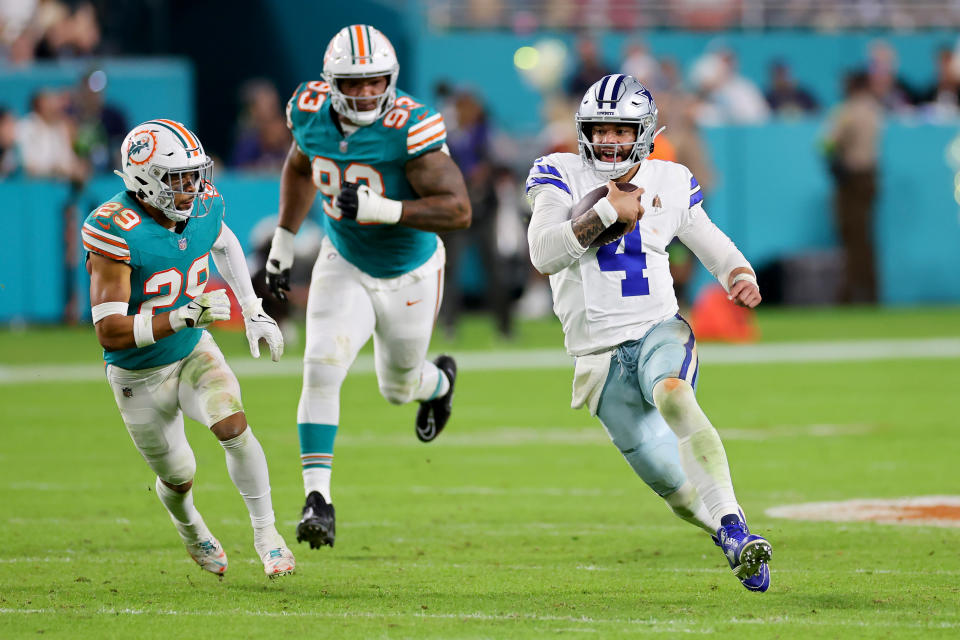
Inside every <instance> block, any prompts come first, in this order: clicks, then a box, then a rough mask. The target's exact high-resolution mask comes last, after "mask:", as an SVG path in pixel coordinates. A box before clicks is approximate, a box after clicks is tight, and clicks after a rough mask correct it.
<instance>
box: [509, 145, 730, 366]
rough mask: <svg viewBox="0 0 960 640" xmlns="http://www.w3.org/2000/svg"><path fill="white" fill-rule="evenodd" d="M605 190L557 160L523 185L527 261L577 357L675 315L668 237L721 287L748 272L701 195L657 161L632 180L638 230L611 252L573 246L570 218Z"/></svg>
mask: <svg viewBox="0 0 960 640" xmlns="http://www.w3.org/2000/svg"><path fill="white" fill-rule="evenodd" d="M606 182H607V181H606V180H604V179H603V178H600V177H599V176H597V175H596V174H595V173H594V172H593V170H592V169H590V168H588V167H586V166H585V165H584V164H583V162H582V161H581V160H580V157H579V156H578V155H574V154H571V153H554V154H551V155H548V156H544V157H542V158H538V159H537V160H536V161H535V162H534V165H533V168H532V169H531V170H530V175H529V177H528V179H527V184H526V189H527V198H528V200H529V201H530V205H531V207H532V208H533V217H532V218H531V220H530V228H529V234H528V235H529V237H528V240H529V243H530V255H531V259H532V260H533V263H534V265H535V266H536V267H537V268H538V269H540V270H541V271H543V272H545V273H548V274H549V275H550V288H551V289H552V291H553V309H554V311H555V312H556V314H557V316H558V317H559V318H560V321H561V323H562V324H563V331H564V334H565V335H566V348H567V351H568V352H569V353H570V354H571V355H574V356H579V355H585V354H588V353H596V352H599V351H603V350H605V349H609V348H611V347H614V346H616V345H619V344H621V343H623V342H627V341H629V340H635V339H638V338H641V337H643V335H644V334H646V333H647V331H649V330H650V328H651V327H653V326H654V325H655V324H657V323H658V322H660V321H662V320H664V319H666V318H669V317H671V316H673V315H674V314H676V313H677V311H678V306H677V298H676V295H675V294H674V291H673V279H672V278H671V276H670V263H669V258H668V256H667V251H666V247H667V245H668V244H670V242H671V241H672V240H673V238H674V237H678V238H679V239H680V240H681V241H682V242H683V243H684V244H685V245H687V246H688V247H689V248H690V249H691V250H692V251H693V252H694V253H695V254H696V255H697V257H698V258H699V259H700V261H701V262H703V264H704V266H706V267H707V268H708V269H709V270H710V271H711V272H712V273H713V274H714V275H715V276H716V277H717V278H718V279H719V280H720V282H721V283H722V284H725V283H726V280H727V278H728V276H729V274H730V272H731V271H732V270H733V269H735V268H737V267H741V266H743V267H749V263H748V262H747V260H746V259H745V258H744V257H743V254H741V253H740V251H739V250H737V248H736V246H734V244H733V242H732V241H731V240H730V239H729V238H728V237H727V236H726V235H725V234H724V233H723V232H722V231H720V229H718V228H717V227H716V225H714V224H713V222H711V221H710V219H709V218H708V217H707V214H706V212H705V211H704V210H703V206H702V200H703V192H702V191H701V190H700V185H699V184H698V183H697V180H696V178H694V177H693V174H692V173H691V172H690V170H689V169H687V168H686V167H685V166H683V165H681V164H677V163H675V162H666V161H663V160H644V161H643V162H642V163H641V165H640V168H639V170H638V171H637V173H636V175H635V176H633V178H632V179H631V180H630V182H632V183H633V184H635V185H637V186H638V187H641V188H642V189H643V190H644V191H643V194H642V196H641V199H640V203H641V205H642V206H643V210H644V213H643V217H642V218H641V219H640V222H639V223H638V224H637V227H636V229H635V230H634V231H633V232H632V233H630V234H628V235H626V236H624V237H623V238H621V239H620V240H619V241H617V242H612V243H610V244H608V245H605V246H602V247H600V248H597V249H587V250H585V251H584V250H583V248H582V247H580V245H579V243H577V241H576V239H575V236H573V231H572V227H571V223H570V222H569V218H570V209H571V207H573V205H574V204H575V203H577V202H579V201H580V200H581V199H582V198H583V197H584V196H585V195H587V194H588V193H589V192H590V191H592V190H593V189H596V188H597V187H599V186H601V185H604V184H606ZM571 238H572V239H573V240H572V242H571Z"/></svg>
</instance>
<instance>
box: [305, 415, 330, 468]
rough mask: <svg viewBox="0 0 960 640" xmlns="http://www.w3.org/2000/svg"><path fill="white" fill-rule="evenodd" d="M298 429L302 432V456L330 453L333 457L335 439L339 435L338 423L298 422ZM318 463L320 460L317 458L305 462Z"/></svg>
mask: <svg viewBox="0 0 960 640" xmlns="http://www.w3.org/2000/svg"><path fill="white" fill-rule="evenodd" d="M297 431H298V432H299V433H300V455H301V456H307V455H328V456H331V458H332V456H333V441H334V439H335V438H336V437H337V425H335V424H316V423H313V422H301V423H298V424H297ZM317 463H318V460H317V459H316V458H314V459H312V460H310V462H309V463H306V462H305V464H310V465H311V466H313V465H316V464H317ZM321 464H322V463H321ZM324 466H329V465H324Z"/></svg>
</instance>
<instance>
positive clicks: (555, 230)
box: [527, 188, 587, 275]
mask: <svg viewBox="0 0 960 640" xmlns="http://www.w3.org/2000/svg"><path fill="white" fill-rule="evenodd" d="M530 200H531V202H532V206H533V216H532V217H531V218H530V227H529V228H528V229H527V243H528V244H529V246H530V261H531V262H533V266H534V267H536V269H537V271H539V272H540V273H543V274H546V275H552V274H554V273H557V272H558V271H561V270H563V269H565V268H567V267H569V266H570V265H571V264H573V263H574V262H576V261H577V260H579V259H580V256H582V255H583V254H584V253H586V252H587V248H586V247H582V246H580V242H579V241H577V237H576V236H575V235H574V234H573V223H572V222H571V221H570V220H569V219H568V218H569V217H570V202H569V201H568V200H569V199H565V198H564V197H563V196H562V195H561V194H560V193H559V192H558V191H557V190H555V189H545V188H541V189H539V190H537V191H536V192H534V193H532V194H531V195H530Z"/></svg>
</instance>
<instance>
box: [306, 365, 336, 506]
mask: <svg viewBox="0 0 960 640" xmlns="http://www.w3.org/2000/svg"><path fill="white" fill-rule="evenodd" d="M346 377H347V370H346V369H345V368H343V367H338V366H336V365H332V364H326V363H322V362H313V361H310V360H304V364H303V388H302V390H301V392H300V404H299V405H298V406H297V431H298V432H299V433H300V463H301V470H302V473H303V492H304V495H305V496H308V495H310V493H311V492H313V491H317V492H319V493H320V495H322V496H323V499H324V500H326V501H327V503H328V504H329V503H331V500H332V499H331V496H330V476H331V475H332V474H333V442H334V440H335V439H336V437H337V424H338V423H339V422H340V387H341V386H343V381H344V379H345V378H346Z"/></svg>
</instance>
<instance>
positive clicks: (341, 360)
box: [267, 24, 470, 548]
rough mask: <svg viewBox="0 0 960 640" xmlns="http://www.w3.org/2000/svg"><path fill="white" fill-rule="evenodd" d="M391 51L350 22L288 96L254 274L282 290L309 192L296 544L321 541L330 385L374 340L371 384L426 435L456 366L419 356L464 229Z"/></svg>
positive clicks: (430, 128)
mask: <svg viewBox="0 0 960 640" xmlns="http://www.w3.org/2000/svg"><path fill="white" fill-rule="evenodd" d="M399 68H400V67H399V65H398V64H397V56H396V54H395V53H394V50H393V46H391V44H390V41H389V40H387V38H386V37H385V36H384V35H383V34H382V33H380V32H379V31H378V30H377V29H374V28H373V27H370V26H367V25H361V24H357V25H351V26H349V27H345V28H343V29H341V30H340V32H339V33H337V35H336V36H334V38H333V39H332V40H331V41H330V44H329V45H328V47H327V50H326V54H325V55H324V60H323V81H322V82H321V81H313V82H305V83H303V84H301V85H300V86H299V87H298V88H297V90H296V92H294V94H293V97H292V98H290V102H289V103H288V104H287V124H288V126H289V127H290V129H291V131H292V132H293V137H294V142H293V144H292V145H291V147H290V152H289V154H288V155H287V160H286V162H285V163H284V166H283V173H282V175H281V179H280V217H279V224H278V226H277V229H276V232H275V234H274V237H273V244H272V245H271V248H270V255H269V256H268V259H267V284H268V285H269V287H270V289H271V291H272V292H273V294H274V295H275V296H276V297H277V298H279V299H281V300H284V299H286V295H285V293H284V292H285V291H288V290H289V274H290V267H291V265H292V264H293V237H294V234H296V232H297V230H298V229H299V227H300V224H301V223H302V222H303V219H304V218H305V217H306V216H307V213H308V212H309V210H310V207H311V205H312V204H313V202H314V200H315V199H316V197H317V192H318V191H319V192H320V197H321V202H322V207H323V212H324V214H325V215H324V216H323V218H324V228H325V231H326V237H325V238H324V241H323V245H322V247H321V249H320V255H319V257H318V258H317V262H316V264H315V265H314V268H313V273H312V276H311V282H310V292H309V297H308V302H307V340H306V351H305V353H304V366H303V388H302V390H301V395H300V404H299V406H298V408H297V426H298V430H299V434H300V453H301V462H302V472H303V485H304V493H305V494H306V504H305V505H304V507H303V512H302V519H301V521H300V523H299V525H298V526H297V540H298V541H301V542H302V541H307V542H309V543H310V547H311V548H319V547H321V546H322V545H325V544H326V545H330V546H333V543H334V536H335V521H334V509H333V505H332V502H331V497H330V475H331V469H332V464H333V442H334V438H335V437H336V433H337V426H338V424H339V422H340V387H341V385H342V384H343V381H344V378H345V377H346V375H347V370H348V369H349V368H350V365H351V364H352V363H353V361H354V359H355V358H356V355H357V352H358V351H359V350H360V348H361V347H362V346H363V345H364V344H365V343H366V342H367V340H369V339H370V336H371V335H372V336H373V345H374V353H375V361H376V372H377V380H378V383H379V387H380V393H381V395H383V397H384V398H386V399H387V400H388V401H389V402H391V403H393V404H404V403H407V402H411V401H413V400H417V401H419V402H420V408H419V410H418V411H417V418H416V435H417V437H418V438H419V439H420V440H422V441H424V442H430V441H431V440H433V439H434V438H435V437H436V436H437V434H439V433H440V431H441V430H442V429H443V428H444V426H445V425H446V423H447V420H448V419H449V418H450V411H451V400H452V398H453V388H454V382H455V379H456V373H457V369H456V362H455V361H454V359H453V358H452V357H450V356H448V355H441V356H440V357H438V358H437V359H436V360H434V361H433V362H429V361H427V360H426V354H427V347H428V346H429V344H430V335H431V333H432V332H433V326H434V323H435V321H436V317H437V311H438V310H439V307H440V299H441V292H442V291H443V277H444V263H445V259H444V250H443V243H442V242H440V239H439V238H438V237H437V232H440V231H451V230H455V229H462V228H465V227H467V226H469V225H470V202H469V199H468V197H467V190H466V186H465V184H464V180H463V176H462V175H461V173H460V170H459V169H458V168H457V166H456V164H454V162H453V160H451V158H450V156H449V154H448V153H447V150H446V145H445V140H446V128H445V127H444V123H443V117H442V116H441V115H440V114H439V113H437V112H436V111H434V110H433V109H431V108H429V107H427V106H425V105H424V104H422V103H420V102H419V101H418V100H416V99H414V98H413V97H412V96H409V95H407V94H406V93H404V92H402V91H399V90H398V89H397V87H396V83H397V74H398V72H399Z"/></svg>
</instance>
